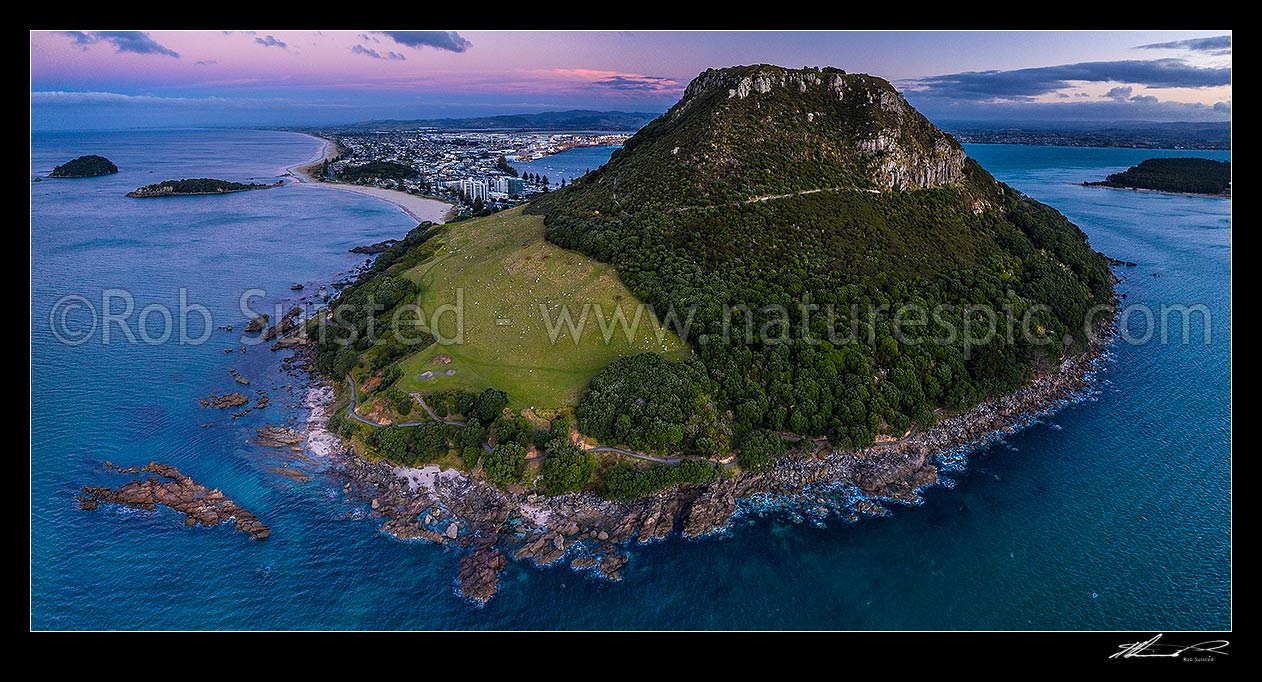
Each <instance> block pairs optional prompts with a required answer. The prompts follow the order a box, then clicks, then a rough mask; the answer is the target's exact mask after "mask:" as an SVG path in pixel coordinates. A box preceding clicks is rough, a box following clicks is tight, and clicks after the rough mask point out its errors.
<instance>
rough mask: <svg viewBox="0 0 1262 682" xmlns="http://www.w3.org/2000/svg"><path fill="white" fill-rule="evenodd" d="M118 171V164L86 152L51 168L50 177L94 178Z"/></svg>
mask: <svg viewBox="0 0 1262 682" xmlns="http://www.w3.org/2000/svg"><path fill="white" fill-rule="evenodd" d="M117 172H118V166H115V165H114V162H113V161H110V160H109V159H107V158H105V157H104V156H97V155H96V154H88V155H87V156H80V157H79V158H77V159H71V160H70V161H67V162H65V163H63V164H61V165H60V166H57V167H56V168H54V169H53V172H52V173H49V174H48V177H50V178H95V177H100V176H102V175H112V174H114V173H117Z"/></svg>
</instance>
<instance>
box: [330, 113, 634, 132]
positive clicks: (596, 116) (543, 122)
mask: <svg viewBox="0 0 1262 682" xmlns="http://www.w3.org/2000/svg"><path fill="white" fill-rule="evenodd" d="M657 116H658V115H657V114H651V113H648V112H643V111H589V110H586V109H572V110H570V111H544V112H540V113H537V114H505V115H503V116H483V117H479V118H429V119H419V120H415V121H402V120H396V119H390V120H378V121H363V122H360V123H352V124H350V125H346V126H342V127H343V128H345V129H350V130H412V129H416V128H435V129H438V130H607V131H635V130H639V129H640V128H642V127H644V124H646V123H648V122H649V121H652V120H653V119H655V118H657Z"/></svg>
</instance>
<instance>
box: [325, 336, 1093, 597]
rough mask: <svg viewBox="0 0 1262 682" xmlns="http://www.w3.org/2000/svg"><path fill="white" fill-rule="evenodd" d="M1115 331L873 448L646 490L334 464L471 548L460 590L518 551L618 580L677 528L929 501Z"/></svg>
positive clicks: (492, 586) (404, 535)
mask: <svg viewBox="0 0 1262 682" xmlns="http://www.w3.org/2000/svg"><path fill="white" fill-rule="evenodd" d="M1108 340H1111V335H1110V336H1109V338H1108V339H1106V341H1105V342H1102V343H1101V344H1100V345H1098V346H1096V347H1094V348H1092V349H1091V350H1089V351H1086V352H1083V353H1080V354H1078V355H1075V356H1072V357H1070V358H1067V359H1065V360H1064V361H1063V362H1062V363H1061V364H1060V366H1058V367H1057V368H1056V369H1055V370H1053V371H1051V372H1048V373H1046V374H1044V375H1042V376H1040V377H1038V378H1036V379H1035V380H1034V381H1033V382H1031V383H1030V384H1029V385H1027V386H1026V387H1024V388H1022V389H1020V390H1018V391H1016V392H1015V393H1013V394H1011V395H1009V396H1006V397H1004V398H1001V399H998V400H995V401H992V402H988V403H984V404H982V405H980V406H978V407H976V408H974V409H972V410H970V411H968V412H966V413H963V414H960V415H956V416H953V417H949V418H945V419H943V420H942V421H940V422H939V423H938V424H936V425H934V426H933V427H931V428H929V429H926V430H924V431H920V432H916V433H913V434H911V435H909V436H908V437H906V438H903V439H901V440H898V441H895V442H887V443H878V444H876V445H873V446H870V447H867V448H862V449H845V450H837V449H833V450H829V449H827V448H825V449H819V448H818V447H817V448H816V449H817V450H818V451H817V452H814V453H811V452H800V453H798V454H793V455H789V456H786V457H784V458H782V459H781V460H780V461H779V462H778V463H777V464H776V465H775V467H774V468H773V469H772V470H770V471H765V472H757V473H750V472H741V473H736V474H734V475H732V476H728V477H721V478H720V479H719V480H717V481H715V482H713V483H709V484H706V485H702V486H681V487H677V488H674V489H669V490H665V491H662V492H659V493H657V494H655V495H653V496H651V497H649V498H645V499H641V500H632V501H615V500H606V499H603V498H600V497H598V496H596V495H593V494H590V493H583V494H569V495H563V496H557V497H547V496H544V495H541V494H537V493H527V492H521V493H514V492H506V491H503V490H500V489H499V488H496V487H495V486H493V485H490V484H487V483H483V482H480V481H475V480H473V479H470V478H469V477H467V476H465V475H463V474H461V473H460V472H458V471H455V470H451V469H449V470H446V471H442V470H440V469H439V467H437V466H435V465H430V466H426V467H423V468H404V467H397V466H394V465H392V464H390V463H388V462H371V461H368V460H366V459H363V458H361V457H359V456H358V455H357V454H355V453H354V452H353V451H352V450H350V449H347V448H344V447H343V448H337V449H336V450H335V451H333V452H331V453H330V458H331V459H332V460H333V463H334V464H335V469H334V473H335V475H338V476H341V477H344V479H345V482H344V485H343V488H342V489H343V492H344V493H345V494H347V495H349V496H351V497H354V498H359V499H362V500H365V501H367V502H368V503H369V506H370V507H371V509H372V513H373V514H374V515H376V516H378V517H380V518H382V519H384V523H383V525H382V528H381V529H382V530H383V531H384V532H386V533H389V534H390V535H393V536H394V537H396V538H398V539H400V540H409V541H411V540H423V541H426V542H430V543H434V544H440V545H455V546H459V547H462V548H466V549H468V550H469V553H468V554H467V555H466V556H465V557H464V558H463V559H462V561H461V564H460V570H459V576H458V578H459V584H460V588H459V589H460V593H461V595H462V596H464V597H465V598H467V599H470V600H472V601H474V602H485V601H487V600H488V599H490V598H491V597H492V596H493V595H494V594H495V592H496V591H497V589H498V583H499V574H500V572H501V571H502V570H503V569H504V567H505V566H507V564H508V562H509V560H510V558H511V560H516V561H527V562H533V563H534V564H536V565H538V566H546V565H550V564H554V563H557V562H559V561H561V560H563V559H564V558H566V557H569V558H570V566H571V568H572V569H574V570H591V571H594V572H595V573H596V574H598V575H599V576H601V577H603V578H606V579H609V580H619V579H621V577H622V570H623V569H624V567H625V566H626V564H627V563H628V561H629V560H630V557H629V555H628V554H627V552H626V549H625V548H626V545H628V544H629V543H631V542H632V541H635V542H638V543H646V542H651V541H653V540H658V539H661V538H664V537H666V536H667V535H669V534H671V533H672V532H674V531H676V530H678V531H679V532H680V533H681V535H682V536H683V537H685V538H697V537H702V536H706V535H711V534H715V533H719V532H722V531H724V530H725V529H727V528H728V527H729V526H730V524H731V522H732V519H733V517H735V516H737V515H739V514H740V513H741V512H742V511H743V510H745V509H750V508H757V507H759V506H765V505H767V504H770V505H771V506H775V507H794V506H796V507H805V508H807V509H809V510H810V514H811V515H812V516H814V517H816V518H825V517H829V516H833V515H836V516H838V517H840V518H842V519H844V520H846V521H857V520H859V519H861V518H864V517H875V516H885V515H887V514H889V513H890V512H889V510H888V509H887V508H886V505H888V504H891V503H894V504H918V503H919V502H920V501H921V497H920V493H921V491H922V490H924V489H925V488H927V487H929V486H932V485H934V484H937V483H938V482H939V480H940V479H939V472H940V470H941V469H942V468H943V466H944V465H949V464H950V461H951V460H950V458H949V456H952V455H958V454H959V453H960V452H963V451H969V450H972V449H976V448H978V447H981V446H983V445H985V444H987V443H988V442H991V441H992V440H993V439H995V438H997V437H1002V436H1003V435H1006V434H1010V433H1014V432H1016V431H1017V430H1019V429H1021V428H1024V427H1025V426H1028V425H1030V424H1031V423H1034V422H1035V421H1036V420H1037V418H1038V417H1039V416H1041V415H1043V414H1046V413H1047V412H1049V411H1052V410H1055V409H1058V408H1059V407H1062V406H1063V405H1065V404H1067V403H1068V402H1070V401H1073V400H1074V399H1076V398H1079V397H1082V396H1085V395H1086V392H1087V390H1088V389H1089V388H1090V385H1091V380H1092V376H1093V373H1094V369H1095V367H1096V365H1097V362H1098V361H1099V359H1100V356H1101V355H1102V353H1103V350H1104V347H1105V346H1106V345H1107V341H1108Z"/></svg>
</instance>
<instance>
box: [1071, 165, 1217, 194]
mask: <svg viewBox="0 0 1262 682" xmlns="http://www.w3.org/2000/svg"><path fill="white" fill-rule="evenodd" d="M1082 184H1083V185H1085V186H1087V187H1112V188H1115V189H1136V190H1148V191H1152V192H1168V193H1173V194H1204V195H1208V196H1215V197H1230V196H1231V162H1230V161H1214V160H1213V159H1199V158H1192V157H1180V158H1172V159H1171V158H1160V159H1145V160H1144V161H1141V162H1140V164H1139V165H1138V166H1131V167H1130V168H1128V169H1126V170H1124V171H1122V172H1121V173H1113V174H1112V175H1110V176H1109V177H1108V178H1106V179H1104V180H1102V181H1099V182H1084V183H1082Z"/></svg>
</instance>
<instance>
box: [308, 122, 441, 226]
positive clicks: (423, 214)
mask: <svg viewBox="0 0 1262 682" xmlns="http://www.w3.org/2000/svg"><path fill="white" fill-rule="evenodd" d="M299 135H306V133H299ZM307 137H310V138H312V139H314V140H319V141H320V142H321V143H322V144H323V145H324V146H323V148H322V149H321V151H320V153H319V154H318V155H316V156H314V157H312V158H311V159H309V160H307V161H303V162H301V163H297V164H294V165H292V166H289V167H288V168H286V169H285V175H287V176H289V177H291V178H293V180H294V182H295V183H297V184H300V185H304V186H307V187H330V188H333V189H339V190H344V191H347V192H355V193H356V194H363V195H365V196H370V197H373V198H376V199H380V200H382V201H385V202H389V203H391V204H393V205H394V206H396V207H398V208H399V210H401V211H403V212H404V213H406V214H408V216H409V217H411V218H412V219H413V220H415V221H416V222H418V223H422V222H425V221H430V222H434V223H445V222H447V219H448V217H449V215H450V214H451V212H452V209H453V208H454V207H453V206H452V205H451V204H449V203H447V202H445V201H439V200H437V199H431V198H429V197H423V196H418V195H416V194H408V193H407V192H400V191H398V190H393V189H384V188H382V187H365V186H363V185H350V184H346V183H343V182H320V181H318V180H317V179H316V178H314V177H312V175H311V173H312V172H313V171H315V170H316V169H317V168H319V165H320V164H321V163H323V162H324V160H325V159H331V158H333V157H334V156H336V155H337V152H336V150H335V149H334V145H333V143H332V142H330V141H329V140H326V139H324V138H322V137H316V136H314V135H307Z"/></svg>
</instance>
